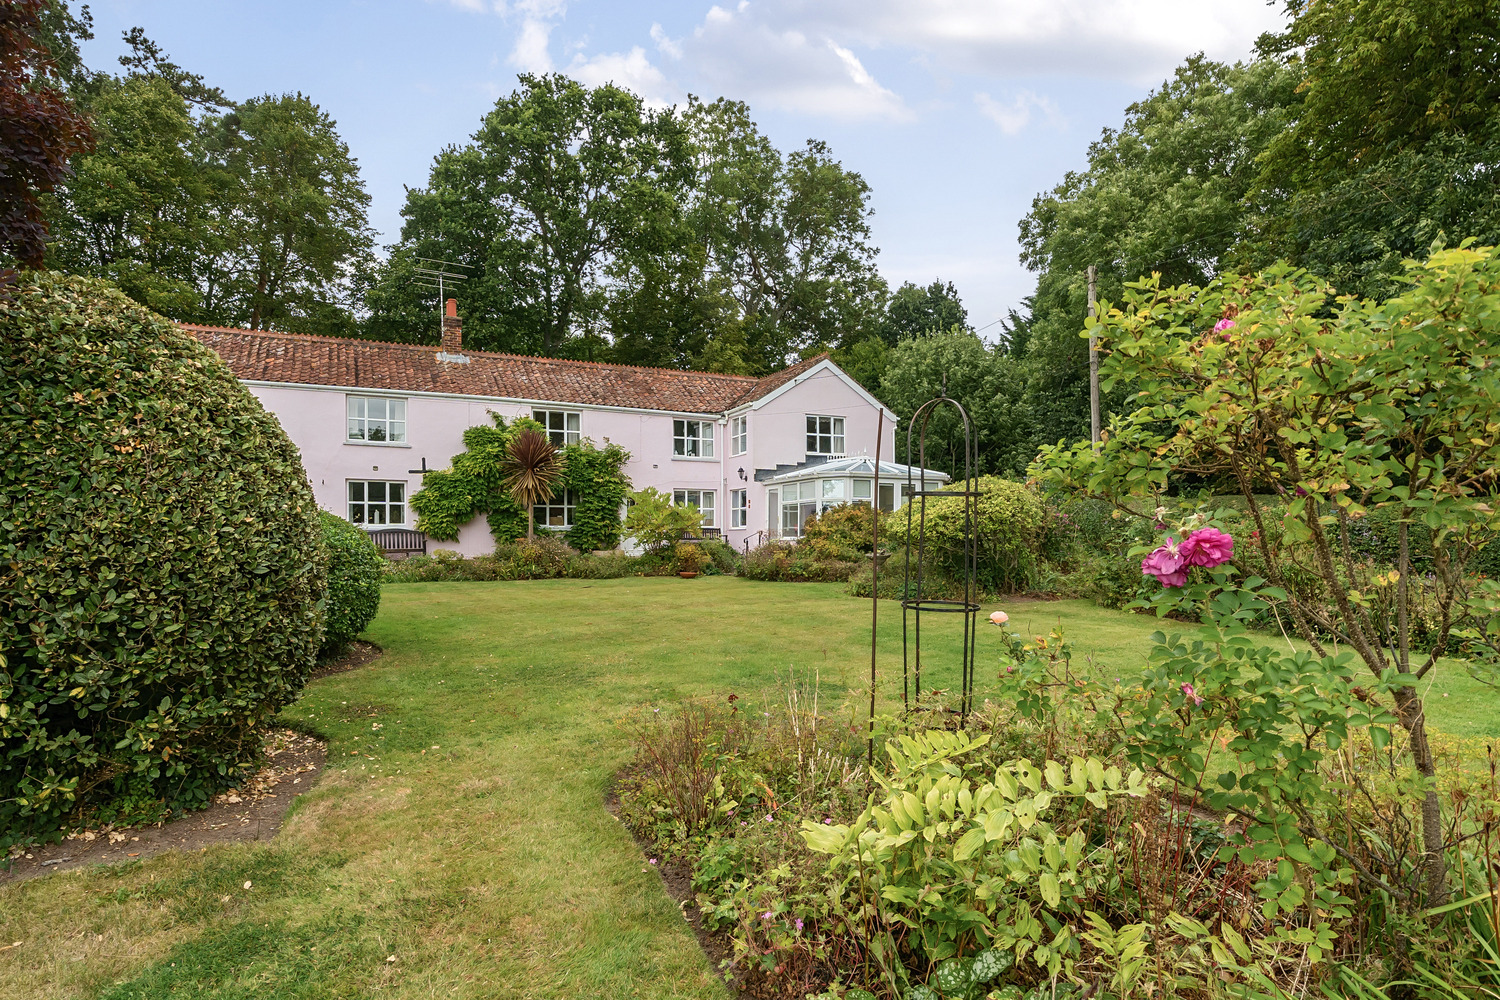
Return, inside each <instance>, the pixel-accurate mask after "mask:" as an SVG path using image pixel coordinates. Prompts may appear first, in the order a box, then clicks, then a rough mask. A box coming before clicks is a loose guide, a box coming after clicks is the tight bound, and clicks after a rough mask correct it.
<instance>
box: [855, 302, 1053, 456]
mask: <svg viewBox="0 0 1500 1000" xmlns="http://www.w3.org/2000/svg"><path fill="white" fill-rule="evenodd" d="M1023 374H1024V370H1023V368H1022V366H1021V365H1019V364H1018V363H1017V362H1016V360H1015V359H1014V358H1012V357H1010V356H1009V355H1007V354H1005V353H1004V352H1003V351H999V350H995V349H994V348H991V347H989V346H988V345H986V344H985V343H984V341H982V340H980V339H979V337H978V336H976V335H975V334H974V332H973V331H972V330H965V329H963V328H962V327H954V328H952V329H950V330H941V331H933V332H931V333H924V334H921V335H919V336H916V337H910V338H908V339H906V340H903V341H902V342H901V343H900V344H898V345H897V346H896V347H894V348H892V349H891V351H890V359H889V362H888V364H887V365H886V368H885V374H884V376H883V377H882V379H881V382H880V398H881V399H882V400H884V401H885V403H886V404H887V405H889V406H890V407H891V408H892V409H893V410H895V411H896V412H897V413H898V414H900V416H901V424H900V426H898V427H897V428H896V456H897V458H898V459H899V460H901V461H907V460H911V461H912V462H915V461H916V460H917V458H918V456H917V454H916V451H915V448H916V444H915V443H916V441H917V440H918V437H919V435H920V434H921V428H920V427H918V428H916V429H915V431H914V432H913V434H912V441H913V451H912V453H910V454H908V453H907V451H906V442H907V431H908V429H909V425H908V423H907V421H908V420H909V418H910V417H911V415H912V414H913V413H915V412H916V411H917V409H918V407H920V406H921V405H922V404H923V403H925V402H927V401H928V400H929V399H932V398H933V397H935V396H939V395H944V394H946V395H948V396H949V397H951V398H953V399H956V400H958V402H959V403H960V404H962V406H963V407H964V410H965V411H966V412H967V413H968V415H969V423H970V429H971V431H972V433H973V435H974V445H975V448H976V453H977V456H978V460H979V467H978V469H977V471H978V472H981V473H1001V474H1015V473H1018V472H1020V471H1022V470H1023V469H1025V468H1026V464H1027V462H1029V461H1030V460H1031V458H1032V456H1033V455H1035V453H1036V449H1035V447H1034V446H1033V445H1032V443H1031V431H1030V428H1029V427H1028V426H1027V414H1026V411H1025V410H1024V409H1023V408H1022V407H1021V405H1020V402H1021V392H1022V389H1023V382H1022V377H1023ZM926 461H927V464H928V466H929V467H931V468H935V469H941V470H942V471H944V472H948V473H950V474H953V475H956V476H962V475H963V472H964V451H963V423H962V420H961V419H960V418H959V417H958V415H957V411H955V410H953V409H952V408H950V407H941V408H939V409H938V410H937V411H935V412H934V413H933V415H932V419H931V421H930V422H929V423H928V427H927V450H926Z"/></svg>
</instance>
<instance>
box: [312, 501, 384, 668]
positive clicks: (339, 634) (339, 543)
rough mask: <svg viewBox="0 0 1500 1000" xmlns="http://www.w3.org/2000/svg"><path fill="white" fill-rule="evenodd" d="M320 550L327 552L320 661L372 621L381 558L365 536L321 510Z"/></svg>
mask: <svg viewBox="0 0 1500 1000" xmlns="http://www.w3.org/2000/svg"><path fill="white" fill-rule="evenodd" d="M319 516H320V517H321V518H322V521H323V548H324V550H325V551H326V552H327V553H328V602H327V604H326V606H325V607H324V609H323V610H324V622H323V647H322V648H321V649H320V650H319V651H318V657H319V658H320V659H328V658H329V657H332V656H337V655H338V654H339V653H340V652H341V651H342V650H343V649H344V647H345V646H348V645H349V643H351V642H353V641H354V639H355V638H356V637H357V636H358V635H359V634H360V633H361V632H363V631H364V630H365V626H367V625H369V624H370V622H372V621H374V620H375V612H376V611H379V610H380V582H381V580H382V578H383V577H384V576H385V557H384V556H382V555H381V554H380V550H379V549H378V548H376V547H375V543H374V542H372V541H371V540H370V536H369V534H367V533H366V532H365V531H363V530H362V529H360V528H356V527H355V526H354V525H352V524H350V523H349V522H348V521H346V520H344V519H343V518H342V517H338V516H337V515H334V514H330V513H328V512H327V511H322V512H321V513H320V515H319Z"/></svg>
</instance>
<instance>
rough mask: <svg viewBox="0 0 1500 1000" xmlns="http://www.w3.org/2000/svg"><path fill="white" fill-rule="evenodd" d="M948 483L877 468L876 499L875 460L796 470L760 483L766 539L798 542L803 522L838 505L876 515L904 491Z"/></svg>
mask: <svg viewBox="0 0 1500 1000" xmlns="http://www.w3.org/2000/svg"><path fill="white" fill-rule="evenodd" d="M908 477H909V479H910V485H908ZM950 478H951V477H950V476H949V475H948V474H947V473H946V472H939V471H937V470H936V469H919V468H916V467H913V466H908V465H902V464H901V463H899V462H881V463H880V486H879V496H878V497H876V495H875V494H876V485H875V459H873V458H871V457H869V456H868V455H861V456H858V457H855V458H833V459H830V460H829V461H827V462H819V463H817V464H814V465H806V466H801V467H799V468H796V469H793V470H792V471H790V472H785V473H782V474H781V475H779V476H773V477H771V478H770V479H767V480H765V486H766V509H767V511H768V512H770V517H769V518H768V520H769V521H770V522H771V523H770V524H769V525H768V527H769V529H770V534H771V535H772V536H773V537H781V538H801V537H802V526H803V525H804V524H806V523H807V519H808V518H809V517H812V516H813V515H814V514H817V513H819V512H820V511H824V510H827V509H828V508H829V507H836V506H838V505H839V504H842V503H872V502H874V503H876V504H877V505H878V506H879V508H880V509H881V510H887V511H889V510H898V509H899V508H900V507H901V506H902V504H904V503H905V502H906V495H907V493H908V491H909V490H929V489H939V488H941V487H943V486H945V485H947V483H948V481H949V479H950Z"/></svg>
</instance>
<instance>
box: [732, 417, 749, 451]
mask: <svg viewBox="0 0 1500 1000" xmlns="http://www.w3.org/2000/svg"><path fill="white" fill-rule="evenodd" d="M749 444H750V418H749V417H748V416H745V417H730V418H729V454H730V455H731V456H733V455H743V454H744V453H745V452H747V451H749V450H750V449H749Z"/></svg>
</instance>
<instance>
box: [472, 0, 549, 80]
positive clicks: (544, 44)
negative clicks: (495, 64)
mask: <svg viewBox="0 0 1500 1000" xmlns="http://www.w3.org/2000/svg"><path fill="white" fill-rule="evenodd" d="M455 2H463V0H455ZM495 10H496V12H497V13H498V14H500V16H502V17H504V18H505V19H506V20H507V21H509V20H511V19H513V18H520V21H521V29H520V31H518V32H517V33H516V41H515V45H514V46H512V47H511V50H510V56H509V58H508V59H507V60H506V61H507V62H509V63H510V64H511V65H512V66H514V67H515V68H516V69H518V70H520V71H521V72H523V73H550V72H552V69H553V66H552V52H551V48H550V46H551V41H552V28H553V25H554V24H555V23H556V22H557V21H559V20H561V19H562V17H563V15H565V14H567V12H568V5H567V3H566V2H565V0H516V2H515V3H506V2H504V0H497V2H496V4H495Z"/></svg>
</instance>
